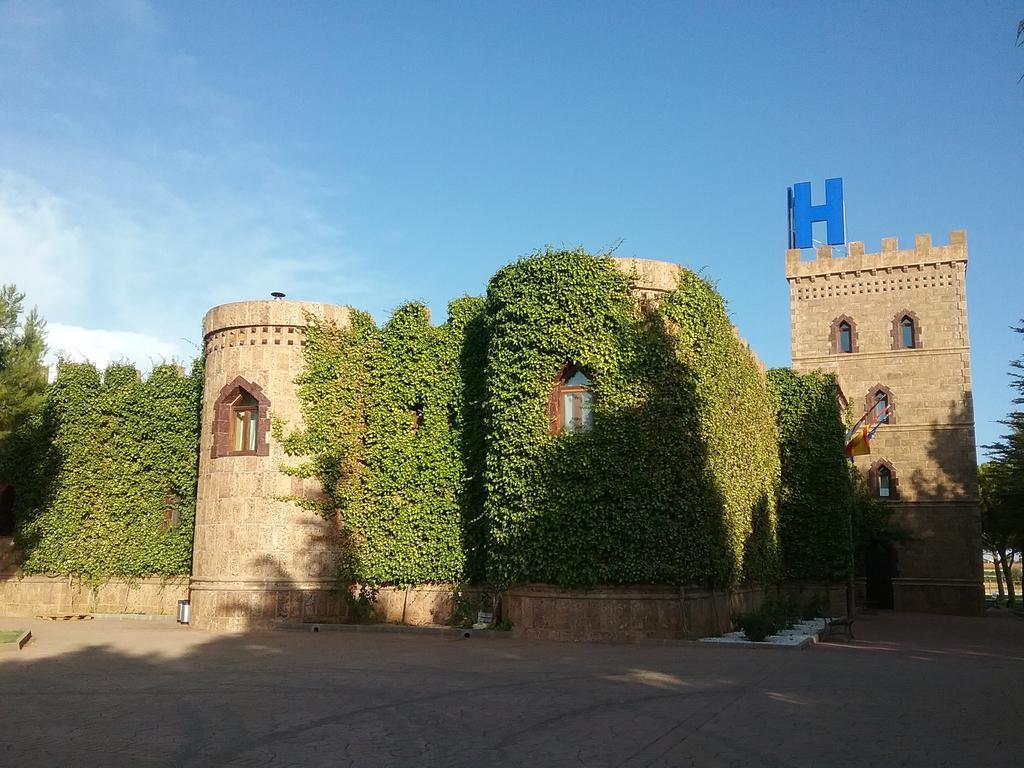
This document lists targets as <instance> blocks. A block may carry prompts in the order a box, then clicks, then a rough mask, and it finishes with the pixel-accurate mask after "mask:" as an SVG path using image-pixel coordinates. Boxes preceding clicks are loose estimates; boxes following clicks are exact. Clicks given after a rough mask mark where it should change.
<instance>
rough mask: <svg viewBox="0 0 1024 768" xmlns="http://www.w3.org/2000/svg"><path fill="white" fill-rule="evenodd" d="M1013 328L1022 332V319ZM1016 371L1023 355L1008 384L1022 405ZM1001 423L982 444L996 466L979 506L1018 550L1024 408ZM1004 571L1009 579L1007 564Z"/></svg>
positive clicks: (1022, 367)
mask: <svg viewBox="0 0 1024 768" xmlns="http://www.w3.org/2000/svg"><path fill="white" fill-rule="evenodd" d="M1013 330H1014V331H1015V332H1017V333H1020V334H1024V319H1022V320H1021V321H1020V325H1019V326H1017V327H1015V328H1013ZM1018 371H1024V356H1021V357H1019V358H1017V359H1016V360H1011V361H1010V378H1011V380H1012V381H1011V386H1012V387H1013V388H1014V389H1015V390H1017V397H1015V398H1014V399H1013V404H1014V405H1018V406H1019V405H1024V374H1021V373H1018ZM1000 423H1001V424H1003V425H1005V426H1006V427H1008V428H1009V429H1008V431H1007V434H1005V435H1003V436H1002V439H1001V440H999V441H998V442H996V443H993V444H992V445H986V446H985V449H986V450H987V451H988V452H989V454H990V455H991V457H992V462H991V463H992V464H993V465H995V469H992V470H988V473H987V474H988V478H987V479H983V482H986V483H987V484H988V487H987V489H986V488H982V493H983V494H985V493H987V494H988V495H989V497H988V501H987V502H986V500H985V498H984V495H983V498H982V505H983V507H984V506H985V505H986V504H987V505H988V507H989V509H990V510H992V514H993V516H994V517H993V521H992V522H990V526H995V527H996V528H998V529H999V530H1001V531H1002V533H1003V535H1004V537H1005V540H1006V543H1007V545H1008V546H1009V547H1010V548H1011V549H1014V550H1017V551H1021V550H1024V411H1020V410H1014V411H1011V412H1010V413H1009V414H1008V415H1007V417H1006V418H1005V419H1003V420H1002V421H1001V422H1000ZM1011 562H1012V560H1011ZM1003 573H1004V576H1006V577H1007V578H1009V571H1008V570H1007V569H1006V567H1004V569H1003ZM1009 589H1012V585H1011V586H1010V587H1009ZM1022 593H1024V587H1022ZM1011 594H1012V592H1011Z"/></svg>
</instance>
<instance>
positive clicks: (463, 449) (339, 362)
mask: <svg viewBox="0 0 1024 768" xmlns="http://www.w3.org/2000/svg"><path fill="white" fill-rule="evenodd" d="M481 308H482V302H481V301H480V300H479V299H472V298H466V299H460V300H458V301H455V302H452V305H451V307H450V308H449V312H450V318H449V320H448V322H447V323H445V324H444V325H442V326H439V327H435V326H433V325H432V324H431V322H430V315H429V311H428V310H427V308H426V307H425V306H424V305H423V304H420V303H416V302H412V303H409V304H405V305H403V306H402V307H399V308H398V309H397V310H396V311H395V313H394V314H393V316H392V318H391V320H390V321H389V322H388V323H387V324H386V325H385V326H384V327H383V328H382V329H379V330H378V329H376V328H375V327H374V326H373V324H372V321H371V320H370V319H369V317H368V316H366V315H362V314H356V315H354V320H353V323H352V325H351V327H338V326H336V325H333V324H331V323H329V322H324V321H320V320H318V319H316V318H310V319H309V322H310V329H309V332H308V333H307V345H306V348H305V355H306V369H305V371H304V373H303V374H302V376H301V377H300V378H299V385H300V386H299V396H300V400H301V402H302V409H303V417H304V420H305V423H306V424H307V425H311V426H309V427H307V428H305V429H303V430H299V431H297V432H295V433H292V434H289V435H284V430H283V425H277V426H276V428H275V433H276V434H277V435H278V436H279V437H280V438H282V439H283V440H284V443H285V447H286V450H287V451H288V452H289V453H290V454H291V455H294V456H304V457H306V459H305V460H304V461H302V462H301V463H300V464H298V465H297V466H294V467H287V468H286V471H289V472H292V473H293V474H300V475H309V476H316V477H317V478H319V479H320V480H321V482H322V484H323V485H324V488H325V490H326V496H327V498H326V503H323V504H321V511H322V512H323V513H325V514H328V515H331V514H338V516H339V520H340V522H341V527H342V532H343V537H344V550H345V551H344V553H343V557H342V563H341V575H342V577H343V578H345V579H350V580H353V581H357V582H359V583H363V584H371V585H376V584H414V583H424V582H452V581H459V580H461V579H463V577H464V576H465V574H466V563H467V560H468V561H470V562H477V561H479V559H480V558H481V556H482V555H481V551H482V546H481V540H482V536H481V535H480V533H479V531H480V526H479V525H478V523H479V517H480V516H479V514H476V515H475V517H476V518H478V519H477V520H476V523H477V524H474V521H473V517H474V515H473V514H472V512H473V509H474V508H473V507H471V501H470V499H471V498H477V497H478V495H479V486H480V483H479V479H478V477H479V472H476V473H474V475H473V476H472V477H470V476H469V474H468V472H467V470H466V457H467V456H468V457H469V461H470V462H473V461H476V462H478V463H479V462H480V461H482V453H481V448H480V444H481V441H480V439H479V436H478V433H479V426H480V423H481V418H480V399H481V398H480V395H479V394H474V391H475V390H474V388H479V386H480V378H481V377H480V374H479V373H478V371H479V370H482V367H480V368H477V369H475V370H474V369H473V366H474V365H477V364H478V363H477V361H475V360H474V359H473V354H474V353H473V351H472V350H473V349H474V348H479V341H473V340H468V339H467V336H468V335H474V336H475V337H479V335H480V333H481V331H482V328H483V325H482V323H481V317H480V316H481ZM467 367H468V370H467ZM325 425H326V426H327V427H328V428H325ZM467 425H469V426H467ZM470 426H471V427H472V428H473V429H474V430H475V432H474V435H473V436H467V434H466V433H467V429H468V428H469V427H470ZM474 457H476V458H474ZM297 501H298V502H299V503H300V504H304V505H306V506H309V502H308V501H305V500H301V499H298V500H297ZM467 552H468V555H467ZM477 568H478V570H479V568H480V566H477Z"/></svg>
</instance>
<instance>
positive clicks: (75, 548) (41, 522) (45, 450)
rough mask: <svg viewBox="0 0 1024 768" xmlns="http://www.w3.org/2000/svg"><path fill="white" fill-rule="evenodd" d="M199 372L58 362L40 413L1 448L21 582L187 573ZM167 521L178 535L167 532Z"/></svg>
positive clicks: (0, 470) (200, 382)
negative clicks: (173, 520)
mask: <svg viewBox="0 0 1024 768" xmlns="http://www.w3.org/2000/svg"><path fill="white" fill-rule="evenodd" d="M202 386H203V369H202V363H201V362H197V363H196V365H195V366H194V367H193V370H192V373H191V375H189V376H183V375H182V374H181V373H180V372H179V370H178V369H177V368H176V367H175V366H172V365H159V366H157V367H155V368H154V369H153V371H152V373H151V374H150V375H149V377H148V378H147V379H146V380H145V381H140V379H139V376H138V373H137V371H136V370H135V369H134V368H133V367H132V366H130V365H124V364H113V365H111V366H108V367H107V369H106V371H105V372H104V374H103V376H102V377H101V376H100V373H99V371H97V370H96V368H95V366H93V365H90V364H75V363H68V362H66V361H62V362H61V363H59V365H58V370H57V377H56V380H55V381H54V383H53V384H51V385H49V386H48V387H47V388H46V391H45V397H44V403H43V407H42V409H41V410H40V411H39V412H37V413H36V414H35V415H34V416H33V417H32V418H30V419H28V420H27V421H26V422H25V423H23V424H22V425H21V426H20V427H19V428H18V429H17V430H16V431H15V432H14V433H13V434H12V435H11V438H10V441H11V446H12V450H11V451H9V452H5V453H4V455H3V457H2V461H0V476H2V477H3V478H4V479H6V480H7V481H8V482H11V483H13V484H14V485H15V487H16V488H17V490H18V492H17V496H16V497H15V498H16V501H15V504H16V507H15V517H16V521H17V531H16V536H17V543H18V545H19V547H21V548H22V550H23V551H24V553H25V560H24V563H23V564H22V569H23V570H24V571H25V572H28V573H45V574H60V575H68V576H77V577H80V578H83V579H86V580H89V581H94V582H98V581H102V580H103V579H105V578H108V577H112V576H118V577H122V578H129V579H131V578H142V577H146V576H173V575H177V574H183V573H188V571H189V567H190V565H191V560H192V524H193V519H194V516H195V498H196V479H197V456H198V449H199V412H200V406H201V399H202ZM172 511H173V512H175V513H176V516H177V520H178V522H177V524H176V525H170V524H169V521H168V517H169V513H170V512H172Z"/></svg>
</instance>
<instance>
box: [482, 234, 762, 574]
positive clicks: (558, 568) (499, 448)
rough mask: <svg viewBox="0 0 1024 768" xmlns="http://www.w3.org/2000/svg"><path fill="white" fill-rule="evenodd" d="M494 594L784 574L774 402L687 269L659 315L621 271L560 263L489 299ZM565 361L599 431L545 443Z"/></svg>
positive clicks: (596, 263)
mask: <svg viewBox="0 0 1024 768" xmlns="http://www.w3.org/2000/svg"><path fill="white" fill-rule="evenodd" d="M487 318H488V326H489V327H488V333H489V347H488V363H487V394H488V401H487V411H486V413H487V432H486V439H487V456H486V461H487V465H486V467H487V468H486V488H485V491H486V496H485V502H484V505H485V511H486V514H487V517H488V518H489V524H490V526H491V536H490V548H491V552H490V567H489V574H490V576H491V579H492V580H494V581H495V582H497V583H512V582H521V581H540V582H548V583H554V584H560V585H586V584H638V583H669V584H683V583H709V584H719V585H725V584H734V583H736V582H738V581H740V580H741V579H743V578H745V577H746V578H759V579H763V578H770V577H771V576H773V575H774V574H775V572H776V567H777V563H776V558H777V553H776V543H775V492H776V486H777V484H778V477H779V459H778V453H777V450H776V443H775V429H774V400H773V398H772V396H771V394H770V393H769V391H768V389H767V385H766V382H765V379H764V376H763V375H762V374H761V372H760V371H759V369H758V366H757V363H756V361H755V360H754V358H753V355H752V354H751V353H750V352H749V350H748V349H747V348H746V347H745V346H744V345H743V344H742V343H741V342H740V341H739V339H738V338H737V337H736V335H735V333H734V331H733V328H732V326H731V324H730V323H729V320H728V316H727V314H726V310H725V305H724V302H723V301H722V299H721V297H720V296H719V295H718V294H717V292H716V291H715V290H714V289H713V287H712V286H710V285H709V284H708V283H707V282H706V281H704V280H702V279H701V278H699V277H698V276H697V275H695V274H693V273H692V272H688V271H685V270H684V271H683V273H682V277H681V279H680V283H679V286H678V288H677V289H676V290H675V291H673V292H672V293H670V294H668V295H667V296H666V297H665V298H664V299H663V301H662V302H660V304H659V305H658V306H657V307H650V306H648V307H646V308H643V307H641V305H640V304H639V303H638V302H637V301H636V300H635V298H634V293H633V283H632V281H631V280H630V278H629V277H628V276H627V275H625V274H623V273H622V272H620V271H619V270H617V269H616V268H615V266H614V264H613V262H612V260H611V258H610V257H606V256H592V255H589V254H587V253H585V252H583V251H581V250H576V251H552V250H546V251H544V252H541V253H537V254H535V255H533V256H531V257H528V258H525V259H521V260H520V261H518V262H516V263H514V264H511V265H509V266H507V267H505V268H504V269H502V270H500V271H499V272H498V273H497V274H496V275H495V276H494V278H493V279H492V280H491V283H490V285H489V287H488V292H487ZM566 363H572V364H574V365H576V366H578V367H581V368H582V369H584V370H585V371H586V372H587V373H588V375H589V376H590V377H591V379H592V381H593V387H594V414H595V415H594V429H593V430H592V431H591V432H588V433H582V434H563V435H556V436H553V435H551V434H549V425H548V418H547V403H548V398H549V395H550V392H551V388H552V385H553V383H554V379H555V377H556V375H557V373H558V372H559V370H560V369H561V368H562V367H563V365H565V364H566Z"/></svg>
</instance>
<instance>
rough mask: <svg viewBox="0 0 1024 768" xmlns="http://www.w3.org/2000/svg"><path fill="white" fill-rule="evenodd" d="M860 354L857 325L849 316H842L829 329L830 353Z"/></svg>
mask: <svg viewBox="0 0 1024 768" xmlns="http://www.w3.org/2000/svg"><path fill="white" fill-rule="evenodd" d="M852 352H860V345H859V343H858V340H857V323H855V322H854V320H853V318H852V317H850V316H849V315H840V316H839V317H837V318H836V319H835V320H833V321H832V326H831V328H829V353H830V354H833V355H842V354H849V353H852Z"/></svg>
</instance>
